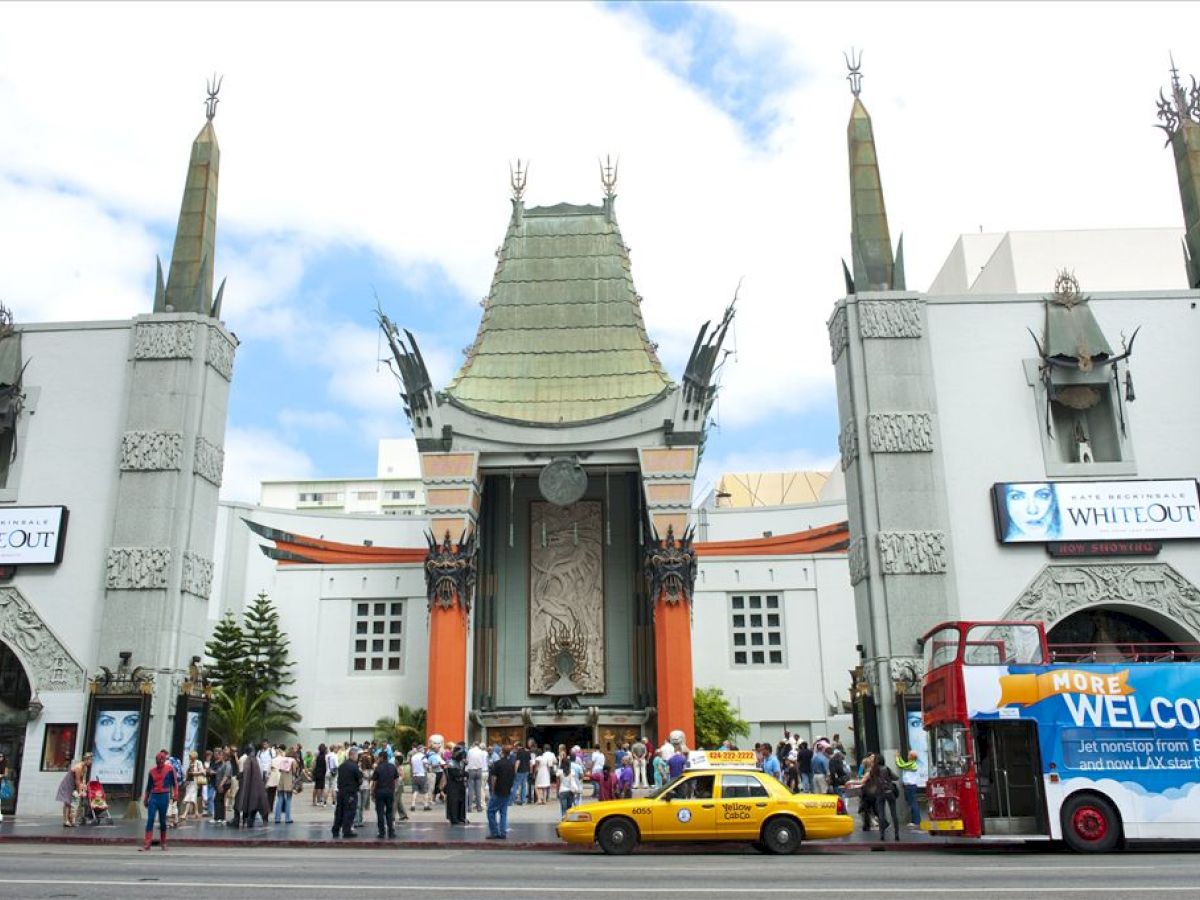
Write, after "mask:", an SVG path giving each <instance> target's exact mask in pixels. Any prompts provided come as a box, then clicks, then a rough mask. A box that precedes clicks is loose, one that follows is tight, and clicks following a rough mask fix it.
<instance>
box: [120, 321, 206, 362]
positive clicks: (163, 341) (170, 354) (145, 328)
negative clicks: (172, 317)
mask: <svg viewBox="0 0 1200 900" xmlns="http://www.w3.org/2000/svg"><path fill="white" fill-rule="evenodd" d="M195 347H196V328H195V326H194V325H193V324H192V323H191V322H140V323H138V324H137V325H135V326H134V329H133V358H134V359H191V356H192V352H193V351H194V349H195Z"/></svg>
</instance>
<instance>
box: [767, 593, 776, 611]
mask: <svg viewBox="0 0 1200 900" xmlns="http://www.w3.org/2000/svg"><path fill="white" fill-rule="evenodd" d="M767 609H779V598H778V597H777V596H776V595H775V594H768V595H767Z"/></svg>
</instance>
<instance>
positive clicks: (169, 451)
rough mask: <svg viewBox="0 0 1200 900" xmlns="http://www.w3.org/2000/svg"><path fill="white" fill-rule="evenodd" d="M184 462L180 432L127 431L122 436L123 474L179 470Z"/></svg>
mask: <svg viewBox="0 0 1200 900" xmlns="http://www.w3.org/2000/svg"><path fill="white" fill-rule="evenodd" d="M182 460H183V435H182V434H180V433H179V432H178V431H127V432H125V433H124V434H123V435H121V471H122V472H161V471H169V470H172V469H178V468H179V467H180V465H181V464H182Z"/></svg>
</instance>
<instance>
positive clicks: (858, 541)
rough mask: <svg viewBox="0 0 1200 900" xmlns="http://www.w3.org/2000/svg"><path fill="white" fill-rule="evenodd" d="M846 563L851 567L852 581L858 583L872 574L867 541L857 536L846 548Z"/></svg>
mask: <svg viewBox="0 0 1200 900" xmlns="http://www.w3.org/2000/svg"><path fill="white" fill-rule="evenodd" d="M846 563H847V565H848V566H849V567H850V583H851V584H858V583H859V582H860V581H862V580H863V579H864V578H866V577H867V576H868V575H870V574H871V564H870V561H869V559H868V558H867V542H866V541H864V540H863V539H862V538H855V539H854V540H852V541H851V542H850V546H849V547H847V548H846Z"/></svg>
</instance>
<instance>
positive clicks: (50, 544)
mask: <svg viewBox="0 0 1200 900" xmlns="http://www.w3.org/2000/svg"><path fill="white" fill-rule="evenodd" d="M66 537H67V508H66V507H65V506H9V507H5V508H3V509H0V566H29V565H39V564H40V565H53V564H55V563H58V562H61V561H62V551H63V543H64V542H65V540H66Z"/></svg>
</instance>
